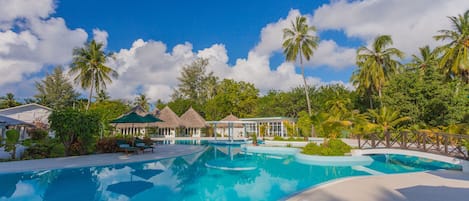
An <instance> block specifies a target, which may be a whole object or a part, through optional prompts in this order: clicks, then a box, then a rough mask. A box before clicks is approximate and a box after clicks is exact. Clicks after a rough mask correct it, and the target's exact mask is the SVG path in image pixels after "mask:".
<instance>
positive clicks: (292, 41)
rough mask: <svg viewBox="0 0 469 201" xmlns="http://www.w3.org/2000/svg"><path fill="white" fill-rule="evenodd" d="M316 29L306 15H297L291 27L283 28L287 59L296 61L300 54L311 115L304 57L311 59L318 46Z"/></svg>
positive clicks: (284, 48)
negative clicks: (308, 22)
mask: <svg viewBox="0 0 469 201" xmlns="http://www.w3.org/2000/svg"><path fill="white" fill-rule="evenodd" d="M315 31H316V28H315V27H314V26H308V24H307V23H306V17H304V16H298V17H296V20H295V21H294V22H293V21H292V25H291V28H290V29H289V28H285V29H283V39H284V41H283V44H282V47H283V54H285V57H286V60H287V61H293V62H295V61H296V59H297V57H298V56H299V61H300V65H301V75H302V76H303V83H304V90H305V95H306V102H307V104H308V114H309V116H311V102H310V100H309V93H308V85H307V83H306V78H305V68H304V65H303V59H306V60H307V61H309V60H310V59H311V57H312V56H313V49H316V48H317V46H318V40H319V38H318V37H317V36H314V35H313V34H314V32H315Z"/></svg>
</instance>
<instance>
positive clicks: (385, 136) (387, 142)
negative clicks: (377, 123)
mask: <svg viewBox="0 0 469 201" xmlns="http://www.w3.org/2000/svg"><path fill="white" fill-rule="evenodd" d="M390 137H391V134H390V133H389V131H386V132H385V133H384V138H385V140H386V148H390V147H391V145H390V144H389V138H390Z"/></svg>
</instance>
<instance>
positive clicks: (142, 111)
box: [125, 105, 148, 117]
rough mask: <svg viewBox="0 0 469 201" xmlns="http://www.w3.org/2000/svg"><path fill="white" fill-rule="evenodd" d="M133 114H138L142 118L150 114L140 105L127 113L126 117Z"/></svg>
mask: <svg viewBox="0 0 469 201" xmlns="http://www.w3.org/2000/svg"><path fill="white" fill-rule="evenodd" d="M132 112H135V113H137V114H138V115H140V116H142V117H143V116H145V115H147V114H148V112H147V111H146V110H145V109H144V108H143V107H142V106H140V105H137V106H135V107H133V108H132V109H130V111H129V112H127V113H126V114H125V115H127V114H130V113H132Z"/></svg>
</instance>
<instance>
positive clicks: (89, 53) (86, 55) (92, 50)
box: [70, 40, 118, 110]
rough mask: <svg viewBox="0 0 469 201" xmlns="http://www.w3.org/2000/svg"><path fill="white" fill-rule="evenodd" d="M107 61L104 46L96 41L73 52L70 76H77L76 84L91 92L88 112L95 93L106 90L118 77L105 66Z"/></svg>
mask: <svg viewBox="0 0 469 201" xmlns="http://www.w3.org/2000/svg"><path fill="white" fill-rule="evenodd" d="M106 59H107V55H106V54H105V53H104V51H103V44H102V43H96V41H95V40H92V41H91V42H89V43H87V44H85V47H82V48H76V49H74V50H73V62H72V64H71V68H70V74H71V75H74V76H75V79H74V81H75V83H78V84H80V85H81V87H82V88H83V89H89V90H90V93H89V96H88V103H87V105H86V110H88V109H89V107H90V104H91V98H92V97H93V91H96V92H98V91H99V90H101V89H106V84H107V83H111V82H112V78H117V77H118V73H117V72H116V71H115V70H113V69H112V68H110V67H108V66H106V65H105V62H106Z"/></svg>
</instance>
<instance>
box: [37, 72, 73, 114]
mask: <svg viewBox="0 0 469 201" xmlns="http://www.w3.org/2000/svg"><path fill="white" fill-rule="evenodd" d="M36 89H37V94H36V95H34V97H35V98H36V99H37V100H38V103H40V104H43V105H46V106H48V107H51V108H54V109H63V108H65V107H72V106H73V103H74V102H76V100H77V98H78V96H80V94H79V93H77V92H76V91H75V90H74V89H73V86H72V84H71V83H70V81H69V80H68V78H67V77H66V76H65V75H64V72H63V68H62V67H61V66H57V67H55V68H54V71H53V73H52V74H47V75H46V77H45V78H44V80H41V81H39V82H36Z"/></svg>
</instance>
